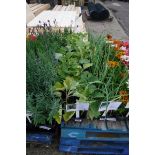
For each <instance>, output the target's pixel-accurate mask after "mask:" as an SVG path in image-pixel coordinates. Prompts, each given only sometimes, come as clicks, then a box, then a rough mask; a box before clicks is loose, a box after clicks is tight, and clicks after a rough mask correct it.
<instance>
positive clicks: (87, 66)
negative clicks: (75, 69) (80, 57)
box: [83, 63, 93, 69]
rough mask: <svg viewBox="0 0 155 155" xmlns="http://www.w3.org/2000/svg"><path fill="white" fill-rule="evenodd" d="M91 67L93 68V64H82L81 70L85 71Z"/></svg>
mask: <svg viewBox="0 0 155 155" xmlns="http://www.w3.org/2000/svg"><path fill="white" fill-rule="evenodd" d="M91 66H93V63H87V64H83V69H87V68H89V67H91Z"/></svg>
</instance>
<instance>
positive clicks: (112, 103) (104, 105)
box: [98, 101, 122, 112]
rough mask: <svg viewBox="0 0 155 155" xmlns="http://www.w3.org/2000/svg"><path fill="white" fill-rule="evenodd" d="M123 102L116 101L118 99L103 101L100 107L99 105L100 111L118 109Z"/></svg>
mask: <svg viewBox="0 0 155 155" xmlns="http://www.w3.org/2000/svg"><path fill="white" fill-rule="evenodd" d="M121 104H122V102H116V101H109V102H108V104H107V102H101V104H100V107H99V110H98V111H99V112H100V111H105V110H107V111H109V110H117V109H118V108H119V106H120V105H121Z"/></svg>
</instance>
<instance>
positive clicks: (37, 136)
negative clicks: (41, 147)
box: [26, 133, 53, 145]
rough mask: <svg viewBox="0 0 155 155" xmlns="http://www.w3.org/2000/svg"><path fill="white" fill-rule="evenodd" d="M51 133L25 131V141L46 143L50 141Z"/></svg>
mask: <svg viewBox="0 0 155 155" xmlns="http://www.w3.org/2000/svg"><path fill="white" fill-rule="evenodd" d="M52 141H53V139H52V134H50V133H27V134H26V142H27V143H30V142H31V143H32V142H33V143H40V144H48V145H50V144H51V143H52Z"/></svg>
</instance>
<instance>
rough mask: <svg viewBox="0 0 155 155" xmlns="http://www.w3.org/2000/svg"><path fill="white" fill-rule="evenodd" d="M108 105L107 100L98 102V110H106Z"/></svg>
mask: <svg viewBox="0 0 155 155" xmlns="http://www.w3.org/2000/svg"><path fill="white" fill-rule="evenodd" d="M108 105H109V102H108V103H107V102H101V104H100V107H99V110H98V111H99V112H100V111H105V110H106V108H107V107H108Z"/></svg>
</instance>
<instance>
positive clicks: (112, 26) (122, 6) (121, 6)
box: [83, 0, 129, 40]
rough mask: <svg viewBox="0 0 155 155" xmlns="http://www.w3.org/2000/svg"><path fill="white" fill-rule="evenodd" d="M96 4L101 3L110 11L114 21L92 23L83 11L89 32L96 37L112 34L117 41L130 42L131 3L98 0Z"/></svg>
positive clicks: (115, 0)
mask: <svg viewBox="0 0 155 155" xmlns="http://www.w3.org/2000/svg"><path fill="white" fill-rule="evenodd" d="M96 3H101V4H102V5H103V6H104V7H106V8H107V9H109V12H110V16H112V17H113V20H112V21H92V20H88V19H87V18H86V15H85V13H84V12H85V10H87V7H85V8H84V9H83V21H84V22H85V26H86V30H87V32H91V33H93V34H95V35H104V36H105V35H107V34H111V35H112V36H113V38H115V39H122V40H128V39H129V37H128V32H129V21H128V20H129V15H128V14H129V12H128V9H129V5H128V4H129V3H128V2H122V1H117V0H113V1H111V0H106V1H105V0H102V2H101V1H100V0H96Z"/></svg>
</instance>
